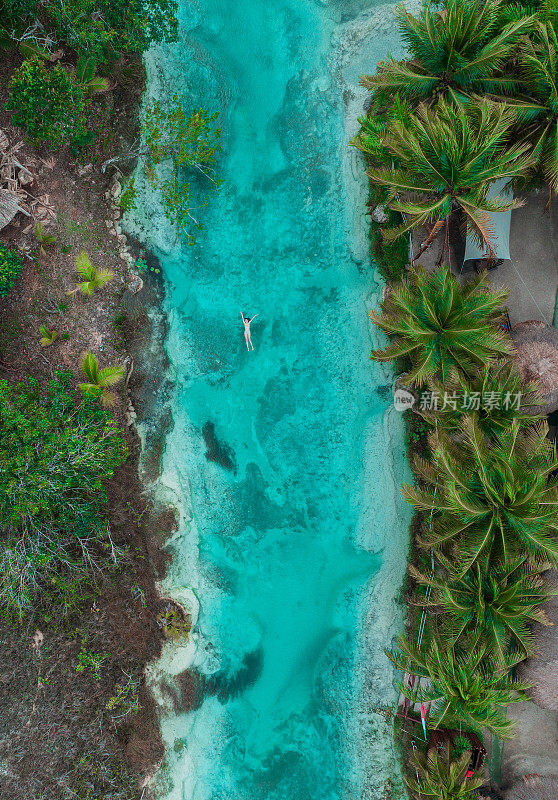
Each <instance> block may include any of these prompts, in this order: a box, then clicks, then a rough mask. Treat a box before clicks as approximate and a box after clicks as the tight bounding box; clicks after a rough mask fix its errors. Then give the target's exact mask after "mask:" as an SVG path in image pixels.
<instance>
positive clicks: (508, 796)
mask: <svg viewBox="0 0 558 800" xmlns="http://www.w3.org/2000/svg"><path fill="white" fill-rule="evenodd" d="M504 798H505V800H556V798H558V778H554V777H547V776H545V775H525V777H524V778H523V780H522V781H521V783H514V785H513V786H510V788H509V789H507V790H506V791H505V792H504Z"/></svg>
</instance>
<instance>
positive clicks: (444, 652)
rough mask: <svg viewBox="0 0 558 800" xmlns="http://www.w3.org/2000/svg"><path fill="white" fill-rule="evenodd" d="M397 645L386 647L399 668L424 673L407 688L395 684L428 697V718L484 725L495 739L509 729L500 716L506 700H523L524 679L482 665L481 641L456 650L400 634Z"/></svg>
mask: <svg viewBox="0 0 558 800" xmlns="http://www.w3.org/2000/svg"><path fill="white" fill-rule="evenodd" d="M397 645H398V648H397V649H393V650H386V651H385V653H386V655H387V657H388V658H389V659H390V661H392V662H393V664H394V665H395V666H396V667H397V669H400V670H402V671H403V672H410V673H411V674H412V675H417V676H419V677H422V678H426V679H427V683H426V686H419V688H418V689H416V690H415V689H411V688H410V687H409V686H407V685H406V684H405V683H401V684H400V685H399V688H400V690H401V691H402V692H403V694H404V695H405V696H406V697H408V698H409V699H410V700H412V701H413V702H414V703H430V704H431V705H430V711H429V716H428V721H429V723H430V724H431V725H433V726H434V727H436V728H438V727H441V726H442V723H443V725H444V726H445V727H448V726H451V725H458V724H459V723H460V722H461V723H464V724H466V725H468V726H469V727H470V728H472V729H473V730H476V731H480V730H481V729H482V728H487V729H488V730H489V731H491V732H492V733H494V734H495V735H496V736H498V738H500V739H509V738H511V737H512V736H513V735H514V725H513V723H512V722H511V721H510V720H508V719H507V717H506V707H507V706H508V705H510V703H517V702H520V701H522V700H528V699H529V698H528V696H527V694H526V689H527V688H528V687H527V686H526V685H525V684H523V683H522V682H520V681H518V680H514V679H512V678H510V676H509V674H508V673H507V672H506V671H504V670H501V671H498V670H494V669H493V668H491V667H490V666H488V667H487V666H486V665H487V657H486V656H487V654H486V649H485V648H484V647H477V648H472V649H470V650H468V651H467V652H461V653H459V652H457V651H454V650H452V649H451V648H449V647H446V646H444V644H442V642H441V641H440V640H439V639H437V638H436V637H430V638H429V641H428V642H426V641H423V644H422V648H421V649H420V650H419V649H418V648H417V647H415V646H414V645H412V644H411V643H410V642H408V641H407V640H406V639H405V638H404V637H401V638H400V639H399V640H398V642H397Z"/></svg>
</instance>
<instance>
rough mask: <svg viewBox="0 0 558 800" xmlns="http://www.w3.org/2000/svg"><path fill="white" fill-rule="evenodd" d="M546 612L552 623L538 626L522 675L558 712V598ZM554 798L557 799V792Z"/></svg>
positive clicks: (534, 694)
mask: <svg viewBox="0 0 558 800" xmlns="http://www.w3.org/2000/svg"><path fill="white" fill-rule="evenodd" d="M547 574H548V575H550V573H547ZM553 574H554V575H555V572H554V571H553ZM544 610H545V612H546V615H547V617H548V619H549V621H550V622H551V623H553V624H552V625H549V626H548V627H547V626H545V625H536V631H535V632H536V644H537V650H536V653H535V655H534V656H533V658H529V659H527V661H524V662H523V663H522V664H521V665H520V667H519V675H520V677H521V679H522V680H524V681H525V682H526V683H528V684H532V686H533V688H532V689H529V690H528V691H529V696H530V697H531V699H532V700H533V701H534V702H535V703H536V704H537V705H538V706H541V707H542V708H546V709H548V710H549V711H558V691H556V687H558V597H557V596H555V597H552V598H551V599H550V600H549V601H548V603H545V605H544ZM557 772H558V766H557ZM555 797H556V798H558V793H557V794H556V795H555Z"/></svg>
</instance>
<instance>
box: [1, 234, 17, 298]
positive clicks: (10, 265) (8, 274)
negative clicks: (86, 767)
mask: <svg viewBox="0 0 558 800" xmlns="http://www.w3.org/2000/svg"><path fill="white" fill-rule="evenodd" d="M21 266H22V265H21V259H20V257H19V256H18V254H17V253H16V252H15V251H14V250H10V249H9V248H8V247H6V245H5V244H2V243H1V242H0V297H6V295H7V294H8V292H9V291H10V289H11V288H12V286H13V285H14V283H15V282H16V281H17V279H18V278H19V276H20V275H21Z"/></svg>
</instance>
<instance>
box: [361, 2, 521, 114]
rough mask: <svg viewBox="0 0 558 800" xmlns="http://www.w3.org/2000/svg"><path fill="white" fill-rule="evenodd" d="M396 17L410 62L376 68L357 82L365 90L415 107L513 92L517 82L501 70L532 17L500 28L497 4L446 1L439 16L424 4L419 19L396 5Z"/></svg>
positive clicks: (430, 5)
mask: <svg viewBox="0 0 558 800" xmlns="http://www.w3.org/2000/svg"><path fill="white" fill-rule="evenodd" d="M395 13H396V15H397V17H398V22H399V28H400V31H401V37H402V39H403V41H404V42H405V44H406V45H407V47H408V48H409V51H410V56H411V58H410V59H409V60H407V61H395V60H394V59H393V58H390V59H389V60H388V61H385V62H383V63H381V64H380V65H379V67H378V71H377V73H376V74H375V75H365V76H363V77H362V78H361V83H362V84H363V85H364V86H366V87H367V88H368V89H384V90H391V91H393V92H399V93H400V94H401V96H402V97H407V98H408V99H409V100H411V101H415V102H417V101H423V100H426V101H436V100H437V99H439V98H446V99H452V100H462V99H463V98H464V97H465V96H467V95H470V94H482V93H484V92H486V91H490V92H492V93H496V94H498V95H506V94H509V93H510V92H512V91H514V89H515V88H516V87H517V84H518V80H517V78H515V77H513V76H511V75H510V74H509V73H508V74H504V67H505V66H506V62H507V61H508V60H509V59H510V58H511V57H512V56H513V53H514V49H515V47H516V44H517V41H518V39H519V38H520V36H521V35H522V34H524V33H526V32H527V31H528V30H529V29H530V28H531V26H532V24H533V18H532V17H522V18H521V19H517V20H513V21H511V22H509V23H508V24H507V25H503V26H502V22H501V15H500V2H499V1H498V0H487V2H484V3H482V4H480V5H479V3H477V2H476V1H475V0H446V2H445V3H444V9H443V10H442V11H436V10H434V9H433V7H432V4H431V3H427V4H425V6H424V7H423V10H422V12H421V13H420V15H419V16H418V17H415V16H413V15H412V14H410V13H409V12H408V11H406V10H405V8H404V6H403V5H400V6H397V8H396V10H395Z"/></svg>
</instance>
